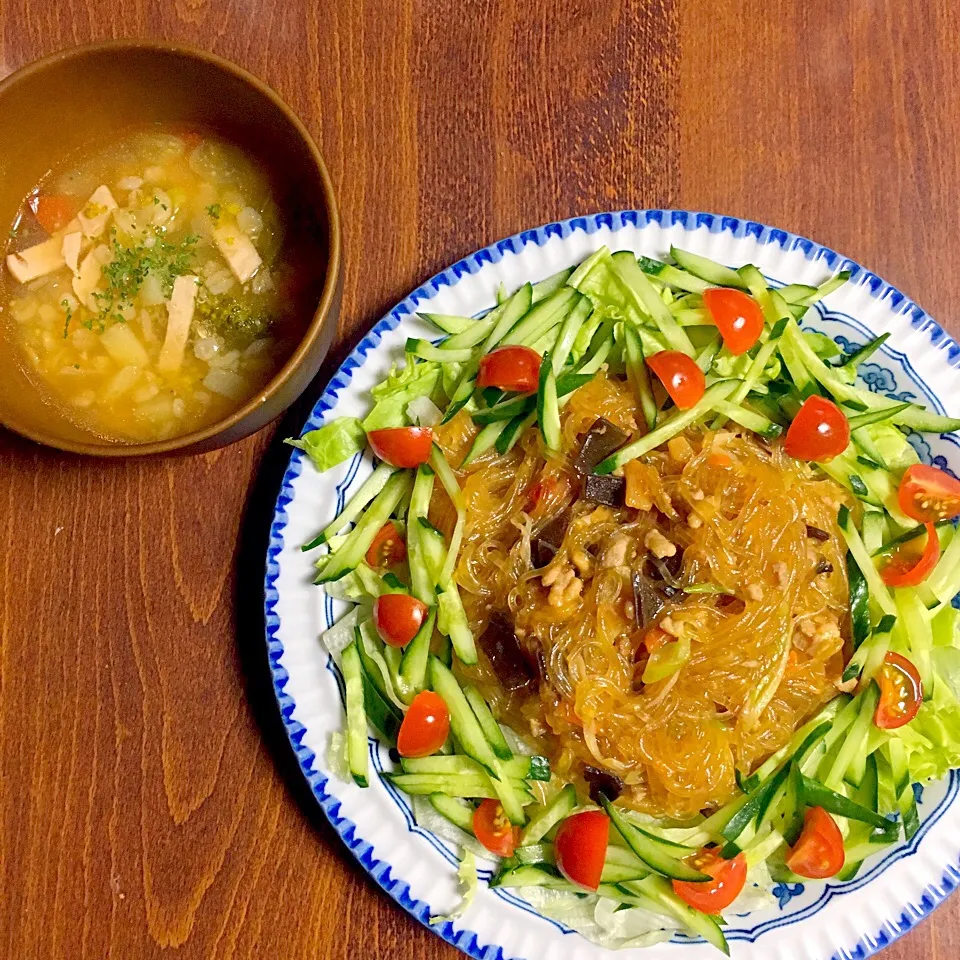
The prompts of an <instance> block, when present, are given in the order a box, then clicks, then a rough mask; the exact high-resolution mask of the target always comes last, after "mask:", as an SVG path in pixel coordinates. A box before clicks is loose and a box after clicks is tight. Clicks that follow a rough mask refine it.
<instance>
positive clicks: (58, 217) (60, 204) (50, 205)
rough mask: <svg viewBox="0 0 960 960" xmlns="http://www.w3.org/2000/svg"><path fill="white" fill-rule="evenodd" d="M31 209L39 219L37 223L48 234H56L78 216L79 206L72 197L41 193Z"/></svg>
mask: <svg viewBox="0 0 960 960" xmlns="http://www.w3.org/2000/svg"><path fill="white" fill-rule="evenodd" d="M30 208H31V209H32V210H33V214H34V216H35V217H36V218H37V223H39V224H40V226H41V227H43V229H44V230H46V231H47V233H56V232H57V231H58V230H62V229H63V228H64V227H65V226H66V225H67V224H68V223H69V222H70V221H71V220H72V219H73V218H74V217H75V216H76V215H77V210H78V205H77V202H76V201H75V200H73V199H71V198H70V197H64V196H60V195H59V194H55V193H41V194H40V195H39V196H37V197H35V198H34V199H33V200H32V201H31V203H30Z"/></svg>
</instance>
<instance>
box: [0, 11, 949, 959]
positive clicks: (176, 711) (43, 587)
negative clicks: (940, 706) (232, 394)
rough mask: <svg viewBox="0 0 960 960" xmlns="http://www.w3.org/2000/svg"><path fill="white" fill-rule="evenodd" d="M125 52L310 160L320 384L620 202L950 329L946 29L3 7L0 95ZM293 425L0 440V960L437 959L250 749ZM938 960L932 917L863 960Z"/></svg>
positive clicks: (812, 20) (917, 17)
mask: <svg viewBox="0 0 960 960" xmlns="http://www.w3.org/2000/svg"><path fill="white" fill-rule="evenodd" d="M124 35H149V36H156V37H163V38H169V39H178V40H185V41H190V42H193V43H197V44H199V45H201V46H204V47H208V48H210V49H212V50H214V51H216V52H217V53H220V54H222V55H224V56H227V57H229V58H231V59H233V60H235V61H237V62H238V63H240V64H242V65H243V66H245V67H247V68H249V69H250V70H252V71H254V72H255V73H257V74H259V75H260V76H261V77H263V78H264V79H265V80H267V81H268V82H269V83H271V84H272V85H273V86H274V87H275V88H276V89H277V90H278V91H279V92H280V93H281V95H282V96H283V97H285V98H286V99H287V100H288V101H289V102H290V103H291V104H292V105H293V107H294V108H295V109H296V110H297V111H298V112H299V113H300V115H301V116H302V117H303V119H304V121H305V122H306V124H307V126H308V127H309V128H310V129H311V131H312V132H313V133H314V135H315V136H316V138H317V140H318V142H319V143H320V145H321V149H322V150H323V152H324V154H325V156H326V159H327V162H328V164H329V166H330V170H331V173H332V175H333V178H334V181H335V183H336V186H337V190H338V193H339V198H340V204H341V210H342V214H343V223H344V234H345V235H344V241H345V262H346V274H345V288H344V309H343V315H342V321H341V333H342V339H341V343H340V345H339V346H338V347H337V348H336V349H335V351H334V352H335V357H336V358H339V357H342V356H343V353H344V351H345V349H346V348H347V346H349V345H350V344H351V343H352V342H355V340H356V338H357V336H358V335H359V333H360V332H361V331H362V330H364V329H365V328H367V327H368V326H369V325H370V324H371V323H372V322H373V321H374V320H376V319H377V318H378V317H379V316H380V315H381V314H382V313H383V312H384V311H385V309H386V308H388V307H389V306H390V305H391V304H392V303H393V302H395V301H397V300H398V299H400V298H401V297H402V296H403V295H404V294H405V293H406V292H407V291H408V290H409V289H411V288H412V287H414V286H415V285H416V284H417V283H418V282H419V281H420V280H422V279H423V278H425V277H427V276H428V275H430V274H432V273H433V272H434V271H436V270H437V269H439V268H441V267H443V266H444V265H446V264H448V263H451V262H452V261H454V260H456V259H457V258H459V257H460V256H462V255H464V254H467V253H469V252H470V251H472V250H474V249H476V248H478V247H480V246H483V245H485V244H487V243H489V242H491V241H493V240H496V239H497V238H499V237H502V236H505V235H507V234H511V233H513V232H515V231H517V230H519V229H522V228H524V227H528V226H533V225H536V224H539V223H543V222H545V221H548V220H553V219H556V218H560V217H567V216H571V215H574V214H578V213H589V212H593V211H598V210H606V209H617V208H623V207H659V206H676V207H682V208H693V209H704V210H711V211H717V212H723V213H730V214H734V215H737V216H743V217H752V218H755V219H758V220H761V221H764V222H767V223H772V224H776V225H779V226H782V227H784V228H787V229H789V230H793V231H796V232H798V233H801V234H804V235H806V236H810V237H812V238H814V239H817V240H819V241H821V242H823V243H825V244H827V245H828V246H831V247H833V248H835V249H838V250H840V251H842V252H843V253H845V254H847V255H849V256H851V257H853V258H854V259H856V260H859V261H860V262H862V263H864V264H866V265H868V266H869V267H871V268H873V269H874V270H876V271H877V272H878V273H880V274H881V275H882V276H884V277H885V278H886V279H888V280H890V281H891V282H893V283H894V284H896V285H897V286H899V287H900V288H902V289H903V290H905V291H907V292H908V293H909V294H910V295H912V296H913V297H914V298H916V299H918V300H919V301H920V302H921V304H922V305H923V306H925V307H926V308H927V309H928V310H930V311H931V312H932V313H933V314H934V315H935V316H937V317H938V318H939V319H940V320H941V322H943V323H944V324H945V325H946V326H947V327H948V328H950V329H952V330H953V332H954V334H957V333H960V322H958V321H957V319H956V317H955V304H956V303H957V302H958V298H960V271H957V269H956V264H957V262H960V231H958V224H960V190H958V186H957V185H958V183H960V145H958V141H957V137H956V132H957V130H958V129H960V98H958V97H957V95H956V90H957V87H958V81H960V43H958V42H957V37H958V35H960V8H958V5H957V4H956V3H955V2H952V0H921V2H920V3H917V4H911V5H909V9H907V8H905V6H904V4H903V3H902V2H900V0H850V2H847V3H837V2H835V0H804V2H797V3H791V2H784V3H770V2H769V0H648V2H640V0H637V2H632V3H631V2H625V0H603V2H600V3H597V2H595V0H567V2H566V3H563V4H553V3H547V2H545V0H500V2H497V0H476V2H474V0H417V2H412V0H410V2H402V0H340V2H321V0H0V51H2V57H3V61H2V64H0V71H2V73H4V74H5V73H8V72H10V71H12V70H14V69H16V68H17V67H19V66H21V65H22V64H24V63H26V62H28V61H30V60H32V59H33V58H35V57H37V56H40V55H41V54H44V53H48V52H50V51H53V50H56V49H59V48H62V47H65V46H69V45H72V44H76V43H80V42H84V41H88V40H91V39H101V38H107V37H114V36H124ZM333 359H335V358H334V357H332V358H331V361H330V362H328V364H327V366H326V368H325V370H324V373H323V375H322V376H321V378H320V379H321V381H323V380H325V379H326V376H328V375H329V373H330V371H331V370H332V369H333V362H332V361H333ZM307 404H309V398H305V400H304V401H303V402H302V403H301V404H300V405H299V407H298V408H297V410H295V411H293V412H292V414H291V418H290V420H289V421H288V422H287V423H286V424H285V425H284V424H281V425H280V426H279V427H278V428H277V429H276V431H273V430H268V431H265V432H263V433H262V434H260V435H258V436H256V437H253V438H251V439H249V440H247V441H245V442H243V443H240V444H237V445H235V446H233V447H231V448H229V449H226V450H222V451H220V452H217V453H212V454H209V455H205V456H200V457H195V458H192V459H178V460H168V461H162V462H149V463H108V462H96V461H92V460H81V459H77V458H73V457H68V456H64V455H60V454H57V453H54V452H51V451H47V450H43V449H40V448H38V447H34V446H32V445H30V444H28V443H26V442H22V441H20V440H18V439H16V438H14V437H12V436H9V435H4V434H0V568H2V594H0V957H2V958H3V960H7V958H10V960H13V958H16V960H61V958H64V960H75V958H76V960H103V958H108V957H109V958H114V960H150V958H160V957H176V958H178V960H200V958H203V960H212V958H228V957H232V958H242V960H259V958H268V957H269V958H271V960H300V958H311V960H326V958H346V957H359V956H376V957H384V958H389V960H394V958H397V960H402V958H413V957H417V958H424V957H428V958H432V957H437V958H440V957H449V958H453V957H454V956H455V955H456V954H455V951H454V950H453V948H451V947H448V946H446V945H445V944H444V943H442V942H441V941H440V940H439V939H438V938H436V937H434V936H433V935H432V934H430V933H429V932H427V931H426V930H424V929H423V928H421V927H420V926H419V925H417V924H416V923H414V922H413V921H411V920H409V919H408V918H407V916H406V915H405V914H403V913H402V912H401V911H400V910H399V909H398V908H397V907H395V906H394V905H393V904H392V903H391V902H390V901H389V900H388V899H387V898H386V897H385V896H383V895H382V894H381V893H379V892H378V891H377V890H376V889H375V887H374V886H373V885H372V884H371V883H370V882H368V881H367V880H366V878H365V876H364V875H363V874H362V873H361V872H360V871H359V870H358V868H357V867H356V866H355V865H354V864H353V862H352V860H351V859H350V858H349V857H348V855H347V854H346V853H345V851H344V849H343V848H341V846H340V844H339V842H338V841H337V838H336V837H335V836H334V834H333V833H332V831H331V830H330V829H329V828H328V827H327V826H326V825H325V823H323V822H321V821H320V819H319V818H318V816H317V815H316V812H315V811H314V810H313V809H312V808H311V806H310V802H309V797H306V796H305V792H304V789H303V787H302V786H301V785H300V784H299V782H298V780H297V777H296V775H295V773H292V772H291V769H290V757H289V754H288V753H287V751H286V750H285V748H284V746H283V741H282V739H280V738H278V734H277V723H276V715H275V709H274V706H273V701H272V696H271V694H270V689H269V687H265V685H264V653H263V637H262V630H261V628H260V619H259V617H260V613H259V591H260V582H259V580H260V571H261V570H262V564H263V539H264V532H265V524H266V517H267V511H268V509H269V501H270V496H271V495H272V493H273V492H274V491H275V488H276V483H277V477H278V473H277V471H278V469H279V467H280V466H281V465H282V461H283V459H284V455H283V451H282V449H280V448H279V447H278V444H277V436H278V435H279V436H282V435H285V434H286V433H287V432H289V431H292V430H295V429H296V427H297V418H298V417H302V415H303V411H304V409H305V408H306V405H307ZM958 954H960V899H958V898H953V899H952V900H950V901H949V902H948V903H947V904H946V905H945V906H944V907H942V908H941V909H940V910H938V911H937V912H936V914H935V915H934V917H933V918H932V919H930V920H928V921H926V922H925V923H923V924H921V925H920V927H919V928H918V929H917V930H915V931H914V932H912V933H911V934H910V935H909V936H907V937H906V938H904V939H903V940H902V941H900V942H899V943H898V944H897V945H895V946H894V947H892V948H890V950H889V951H888V952H887V954H885V957H887V958H889V960H903V958H907V957H910V958H919V957H923V958H927V957H930V958H936V957H944V958H948V957H955V956H957V955H958Z"/></svg>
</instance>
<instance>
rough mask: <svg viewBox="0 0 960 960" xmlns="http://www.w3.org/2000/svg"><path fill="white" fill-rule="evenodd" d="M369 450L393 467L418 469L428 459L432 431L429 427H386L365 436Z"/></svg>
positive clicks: (431, 442) (431, 443) (431, 444)
mask: <svg viewBox="0 0 960 960" xmlns="http://www.w3.org/2000/svg"><path fill="white" fill-rule="evenodd" d="M367 440H368V441H369V443H370V449H371V450H373V452H374V453H375V454H376V455H377V456H378V457H379V458H380V459H381V460H383V461H385V462H386V463H389V464H390V465H391V466H394V467H419V466H420V464H421V463H426V462H427V461H428V460H429V459H430V449H431V447H432V446H433V431H432V430H431V429H430V428H429V427H386V428H384V429H383V430H371V431H370V432H369V433H368V434H367Z"/></svg>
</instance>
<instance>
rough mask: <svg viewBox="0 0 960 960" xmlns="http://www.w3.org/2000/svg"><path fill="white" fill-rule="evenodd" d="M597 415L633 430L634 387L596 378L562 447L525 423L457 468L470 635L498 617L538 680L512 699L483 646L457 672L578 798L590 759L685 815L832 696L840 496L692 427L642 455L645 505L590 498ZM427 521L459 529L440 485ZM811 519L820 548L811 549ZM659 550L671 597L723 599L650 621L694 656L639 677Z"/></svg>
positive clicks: (731, 439)
mask: <svg viewBox="0 0 960 960" xmlns="http://www.w3.org/2000/svg"><path fill="white" fill-rule="evenodd" d="M600 416H602V417H605V418H606V419H607V420H609V421H611V422H612V423H614V424H615V425H617V426H618V427H620V428H621V429H623V430H624V431H626V432H627V433H630V434H637V433H638V432H639V429H638V422H642V416H641V414H640V412H639V410H638V409H637V406H636V402H635V400H634V397H633V394H632V392H631V390H630V387H629V385H628V384H627V383H626V382H625V381H622V380H620V379H618V378H616V377H614V376H610V375H607V374H605V373H602V372H601V373H600V374H598V376H597V377H595V378H594V380H592V381H591V382H590V383H588V384H586V385H585V386H583V387H581V388H580V389H579V390H577V391H576V392H575V393H574V394H573V395H572V397H571V399H570V401H569V403H567V405H566V407H565V408H564V410H563V419H562V428H563V429H562V437H563V441H562V450H561V451H560V452H559V453H550V452H548V451H546V450H545V449H544V447H543V444H542V442H541V439H540V434H539V431H538V430H536V429H535V428H531V429H529V430H528V431H527V432H526V433H525V434H524V435H523V436H522V437H521V438H520V440H519V442H518V443H517V444H516V446H515V447H514V448H513V449H512V450H511V451H510V452H508V453H507V454H506V455H503V456H501V455H498V454H497V453H496V452H495V451H491V452H489V453H487V454H485V455H484V456H482V457H480V458H478V460H477V461H475V462H474V463H471V464H470V465H469V466H468V467H467V468H463V469H461V470H460V472H459V476H460V481H461V484H462V486H463V490H464V494H465V497H466V501H467V524H466V531H465V536H464V541H463V549H462V551H461V554H460V557H459V560H458V564H457V569H456V573H455V576H456V580H457V583H458V585H459V587H460V591H461V595H462V597H463V602H464V606H465V609H466V611H467V615H468V617H469V619H470V623H471V627H472V628H473V630H474V633H475V635H476V636H478V637H479V636H480V635H481V634H482V632H483V630H484V628H485V626H486V624H487V622H488V620H489V617H490V615H491V613H492V612H494V611H503V612H505V613H507V614H508V615H509V616H510V617H511V619H512V621H513V623H514V628H515V631H516V634H517V637H518V639H519V640H520V643H521V646H522V648H523V649H524V652H525V653H526V654H527V655H528V657H529V659H530V661H531V663H533V664H536V665H537V669H538V671H539V675H540V679H539V684H533V685H532V686H530V687H527V688H524V689H523V690H521V691H516V692H513V693H508V692H507V691H505V690H504V689H502V688H501V686H500V684H499V683H498V681H497V677H496V674H495V672H494V671H493V669H492V666H491V664H490V663H489V661H487V659H486V658H485V657H484V655H483V653H482V652H481V654H480V663H479V664H478V665H477V666H476V667H473V668H469V669H468V668H464V667H462V666H461V667H460V668H459V669H460V671H461V673H462V674H463V675H465V676H467V677H469V679H470V680H471V681H472V682H474V683H476V684H477V685H478V686H480V688H481V690H482V692H483V693H484V694H485V696H486V697H487V699H488V701H489V702H490V703H491V705H492V707H493V709H494V712H495V713H496V714H497V715H499V716H500V717H501V719H503V720H504V721H505V722H507V723H508V724H510V725H511V726H512V727H513V728H514V729H515V730H517V732H518V733H521V734H524V735H527V736H528V737H529V738H531V739H532V740H533V741H535V743H536V746H537V748H538V749H539V750H541V751H542V752H544V753H546V754H547V755H548V756H550V757H551V760H552V762H553V765H554V771H555V772H556V773H557V774H558V775H559V776H560V778H561V779H567V780H571V781H575V782H578V783H579V784H580V785H581V786H582V772H583V767H584V765H585V764H589V765H593V766H599V767H603V768H604V769H607V770H609V771H611V772H612V773H614V774H616V775H617V776H619V777H620V778H621V779H622V780H623V782H624V785H625V789H624V792H623V794H622V801H623V802H624V803H626V804H627V805H629V806H632V807H634V808H635V809H638V810H642V811H645V812H647V813H651V814H654V815H658V816H668V817H672V818H679V819H684V818H690V817H692V816H695V815H696V814H697V813H699V812H700V811H701V810H704V809H709V808H711V807H714V806H716V805H718V804H720V803H722V802H724V801H725V800H727V799H729V798H730V797H731V796H732V795H733V794H734V793H735V791H736V785H735V784H736V782H735V771H736V770H739V771H741V772H742V773H744V774H746V773H749V772H750V771H751V770H752V769H753V768H754V767H755V766H756V765H757V764H758V763H759V762H760V761H761V760H762V759H763V758H764V757H766V756H768V755H769V754H770V753H772V752H773V751H775V750H776V749H778V748H779V747H780V746H782V745H783V744H784V743H786V741H787V740H788V739H789V737H790V735H791V734H792V732H793V731H794V730H795V729H796V727H797V726H798V725H799V724H800V723H802V722H803V721H804V720H805V719H806V718H807V717H808V716H809V715H810V714H811V713H813V712H815V711H816V710H817V709H818V707H820V706H821V705H822V704H823V703H825V702H826V701H827V700H829V699H831V698H832V697H833V696H834V695H836V693H837V684H838V683H839V679H840V673H841V670H842V663H843V657H842V649H843V644H844V637H845V636H846V634H847V633H848V628H847V624H846V623H845V611H846V609H847V583H846V576H845V562H844V556H845V551H844V548H843V546H842V540H841V539H840V536H839V531H838V530H837V527H836V521H835V518H836V513H837V507H838V505H839V503H840V502H845V501H846V494H845V493H844V491H843V490H842V488H840V487H839V486H838V485H837V484H835V483H834V482H833V481H831V480H829V479H827V478H825V477H823V475H822V474H819V473H818V472H817V471H816V470H815V469H814V468H813V467H811V466H810V465H808V464H806V463H801V462H799V461H796V460H793V459H791V458H790V457H788V456H786V454H785V453H784V452H783V449H782V445H781V444H780V443H779V442H775V443H772V444H770V445H767V444H764V443H763V442H761V441H760V440H759V439H758V438H757V437H756V436H754V435H753V434H750V433H749V432H747V431H744V430H741V429H740V428H739V427H736V426H735V425H732V424H731V425H728V426H726V427H723V428H721V429H718V430H711V429H706V428H704V427H700V428H694V429H691V430H689V431H687V432H686V433H685V434H684V435H683V437H682V438H678V440H676V441H673V442H671V443H670V444H669V445H668V446H667V447H666V448H659V449H657V450H655V451H654V452H652V453H651V454H648V455H647V456H645V457H643V458H641V461H640V463H641V466H640V467H638V468H635V477H636V479H635V482H636V483H639V484H640V486H641V492H642V494H645V496H644V497H642V499H643V500H644V503H643V506H647V503H649V508H648V509H639V510H638V509H632V508H629V507H624V508H619V509H614V508H611V507H607V506H599V505H597V504H593V503H589V502H587V501H584V500H582V499H579V497H580V479H579V477H578V476H577V474H576V471H575V470H574V468H573V461H574V460H575V458H576V456H577V453H578V452H579V448H580V442H581V438H582V435H583V434H584V433H585V432H586V431H587V430H589V428H590V426H591V424H592V423H593V422H594V421H595V420H596V419H597V417H600ZM475 433H476V428H475V427H474V426H473V424H472V421H471V420H470V418H469V416H467V415H466V414H461V415H459V416H457V417H456V418H454V419H453V420H452V421H451V422H450V423H449V424H446V425H444V426H442V427H440V428H438V439H439V442H440V443H441V445H442V446H443V447H444V450H445V452H446V453H447V455H448V457H449V458H450V459H451V461H452V462H453V463H454V464H459V463H460V461H461V460H462V458H463V456H464V454H465V452H466V450H467V449H469V445H470V442H471V441H472V438H473V436H474V435H475ZM438 488H439V485H438ZM571 505H572V513H571V521H570V523H569V525H568V527H567V532H566V535H565V537H564V541H563V544H562V546H561V548H560V551H559V552H558V554H557V556H556V557H555V558H554V560H553V561H552V562H551V563H550V565H549V566H548V567H547V568H544V569H539V570H538V569H534V568H533V567H532V563H531V540H532V538H533V537H534V536H535V534H536V532H537V530H539V529H540V528H542V527H543V526H544V525H545V524H546V523H547V522H549V520H550V519H551V518H553V517H555V516H556V515H557V514H559V513H561V512H562V511H563V510H564V509H566V508H567V507H569V506H571ZM431 518H432V519H433V520H434V522H436V523H438V524H439V525H440V526H441V527H445V528H446V529H450V528H451V527H452V524H453V514H452V509H451V507H450V504H449V501H447V499H446V497H445V495H444V494H443V493H442V491H440V490H439V489H438V491H437V492H436V493H435V495H434V502H433V504H432V508H431ZM808 524H809V525H811V526H814V527H817V528H819V529H821V530H823V531H825V532H826V533H827V534H828V535H829V536H828V539H827V540H826V541H823V542H821V541H819V540H816V539H813V538H811V537H810V536H809V535H808V533H807V525H808ZM654 529H655V530H656V534H655V535H654V534H651V531H653V530H654ZM664 544H669V545H672V547H673V548H674V550H675V551H676V555H682V566H680V568H679V573H678V574H677V579H678V582H679V584H680V586H689V585H692V584H698V585H702V584H707V585H710V586H709V588H708V589H713V590H717V591H722V592H716V593H696V594H683V593H678V595H677V596H676V597H674V598H673V599H671V600H670V601H668V603H667V605H666V607H665V608H664V610H663V611H662V612H661V613H660V615H659V617H658V622H659V623H660V624H661V625H663V626H664V627H669V628H670V629H671V630H673V631H674V632H675V633H678V634H681V633H682V634H683V635H685V636H686V637H688V638H689V640H690V650H691V652H690V657H689V659H688V660H687V661H686V662H685V663H684V664H683V665H682V666H681V667H680V669H679V670H677V671H676V672H675V673H673V674H672V675H671V676H668V677H666V678H664V679H662V680H659V681H657V682H654V683H648V684H644V683H643V682H642V679H641V677H642V674H643V666H644V664H645V662H646V659H647V651H646V647H645V645H644V643H643V637H644V629H643V628H638V625H637V623H636V620H635V614H636V611H635V609H634V594H633V586H632V572H633V571H634V570H636V569H637V568H638V567H639V565H640V564H641V563H642V562H643V559H644V557H645V556H647V555H648V554H650V553H651V551H652V550H659V551H661V552H663V550H664ZM666 549H667V550H669V547H667V548H666ZM668 635H669V634H668Z"/></svg>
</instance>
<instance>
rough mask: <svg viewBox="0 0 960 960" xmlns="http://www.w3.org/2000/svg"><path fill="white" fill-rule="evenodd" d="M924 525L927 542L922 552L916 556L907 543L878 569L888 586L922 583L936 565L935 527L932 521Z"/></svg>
mask: <svg viewBox="0 0 960 960" xmlns="http://www.w3.org/2000/svg"><path fill="white" fill-rule="evenodd" d="M924 526H925V527H926V528H927V543H926V546H925V547H924V548H923V553H922V554H921V555H920V556H917V553H916V552H915V551H913V550H910V549H909V548H910V546H911V545H912V544H910V543H908V544H906V545H905V547H902V548H901V549H900V550H898V551H897V552H896V553H895V554H894V555H893V556H892V557H891V558H890V559H889V560H888V561H887V565H886V566H885V567H884V568H883V570H881V571H880V576H881V577H882V578H883V582H884V583H885V584H886V585H887V586H888V587H915V586H916V585H917V584H918V583H923V581H924V580H926V579H927V577H928V576H929V575H930V573H931V571H932V570H933V568H934V567H935V566H936V565H937V561H938V560H939V559H940V538H939V537H938V536H937V528H936V527H935V526H934V525H933V524H932V523H927V524H924Z"/></svg>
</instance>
